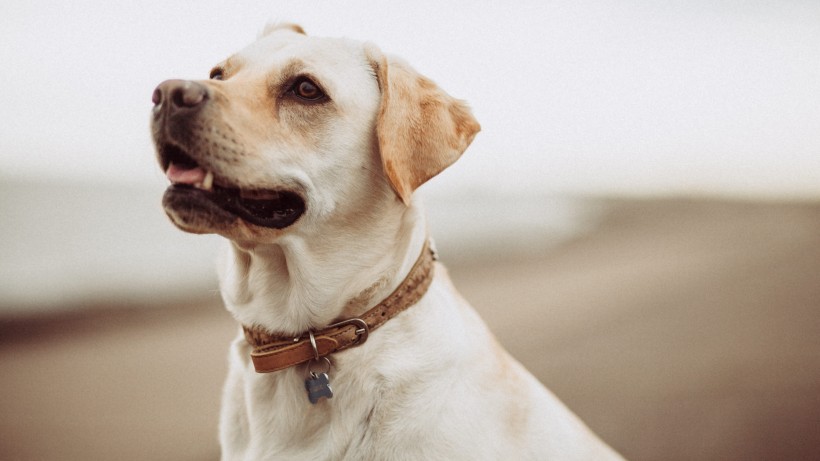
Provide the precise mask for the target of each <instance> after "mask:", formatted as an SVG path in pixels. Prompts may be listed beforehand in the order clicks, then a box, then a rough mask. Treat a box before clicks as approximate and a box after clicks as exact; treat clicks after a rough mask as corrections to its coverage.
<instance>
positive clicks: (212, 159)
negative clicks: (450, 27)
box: [151, 25, 479, 242]
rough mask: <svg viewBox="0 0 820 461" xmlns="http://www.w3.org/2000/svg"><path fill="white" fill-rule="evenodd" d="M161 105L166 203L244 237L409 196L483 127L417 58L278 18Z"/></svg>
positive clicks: (199, 223)
mask: <svg viewBox="0 0 820 461" xmlns="http://www.w3.org/2000/svg"><path fill="white" fill-rule="evenodd" d="M153 102H154V110H153V116H152V126H151V128H152V135H153V138H154V142H155V144H156V150H157V155H158V160H159V163H160V166H161V167H162V169H163V170H164V171H165V172H166V175H167V176H168V178H169V179H170V181H171V186H170V187H169V188H168V190H167V191H166V192H165V196H164V198H163V205H164V207H165V211H166V213H167V214H168V215H169V216H170V218H171V219H172V221H173V222H174V223H175V224H176V225H177V226H178V227H180V228H181V229H183V230H186V231H189V232H195V233H218V234H221V235H224V236H226V237H228V238H231V239H234V240H237V241H250V242H271V241H274V240H275V239H276V238H278V237H279V236H281V235H282V234H283V233H285V232H293V231H295V230H296V229H297V228H299V227H300V226H306V225H318V224H321V223H322V222H327V221H330V220H334V219H335V220H339V219H342V220H345V219H347V220H349V219H355V216H356V215H357V214H360V213H361V212H362V210H364V209H367V208H368V207H377V206H383V205H381V204H382V203H383V202H385V201H389V202H393V205H395V206H405V205H409V204H410V201H411V195H412V193H413V191H414V190H415V189H416V188H417V187H418V186H420V185H421V184H423V183H424V182H426V181H427V180H428V179H430V178H432V177H433V176H435V175H436V174H438V173H439V172H441V171H442V170H443V169H444V168H446V167H447V166H449V165H450V164H452V163H453V162H454V161H455V160H456V159H458V157H459V156H460V155H461V153H462V152H463V151H464V150H465V149H466V148H467V146H468V145H469V144H470V142H471V141H472V139H473V137H474V136H475V134H476V133H477V132H478V130H479V125H478V123H477V122H476V121H475V119H473V117H472V115H471V114H470V111H469V109H468V108H467V107H466V106H465V105H464V104H463V103H462V102H460V101H458V100H455V99H453V98H451V97H450V96H448V95H447V94H446V93H444V92H443V91H442V90H440V89H439V88H438V87H437V86H436V85H435V84H434V83H433V82H431V81H430V80H428V79H426V78H424V77H422V76H421V75H419V74H418V73H416V72H415V71H414V70H413V69H411V68H410V67H409V66H407V65H406V64H404V63H403V62H401V61H398V60H395V59H392V58H390V59H388V58H387V57H386V56H385V55H383V54H382V53H381V52H380V51H379V50H378V49H377V48H376V47H374V46H372V45H369V44H362V43H357V42H353V41H350V40H344V39H328V38H315V37H308V36H307V35H305V34H304V32H303V31H302V29H301V28H300V27H298V26H293V25H281V26H273V27H269V28H268V29H267V30H266V31H265V32H264V33H263V34H262V36H261V37H260V38H259V39H258V40H257V41H256V42H254V43H253V44H251V45H250V46H248V47H247V48H245V49H244V50H242V51H241V52H239V53H237V54H235V55H233V56H231V57H230V58H228V59H226V60H225V61H223V62H222V63H220V64H218V65H217V66H216V67H214V68H213V69H212V70H211V78H210V79H209V80H201V81H188V80H168V81H165V82H163V83H161V84H160V85H159V86H158V87H157V89H156V90H155V91H154V95H153ZM402 202H403V203H402Z"/></svg>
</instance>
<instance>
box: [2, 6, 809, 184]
mask: <svg viewBox="0 0 820 461" xmlns="http://www.w3.org/2000/svg"><path fill="white" fill-rule="evenodd" d="M271 20H288V21H293V22H297V23H300V24H302V25H303V26H304V27H305V29H306V30H307V31H308V33H310V34H314V35H325V36H347V37H351V38H356V39H361V40H370V41H373V42H375V43H376V44H378V45H379V46H380V47H381V48H382V49H383V50H385V51H387V52H391V53H395V54H398V55H401V56H403V57H404V58H406V59H407V60H408V61H409V62H410V63H411V64H413V65H414V66H415V67H416V68H417V69H418V70H419V71H421V72H422V73H424V74H426V75H428V76H429V77H431V78H432V79H433V80H435V81H436V82H438V83H439V84H440V85H441V86H442V87H443V88H445V90H447V91H448V92H449V93H451V94H453V95H454V96H457V97H459V98H463V99H466V100H467V101H468V102H469V103H470V104H471V105H472V107H473V109H474V112H475V114H476V117H477V118H478V119H479V121H480V122H481V123H482V126H483V131H482V132H481V133H480V134H479V136H478V137H477V138H476V141H475V142H474V144H473V146H472V147H471V148H470V149H469V150H468V153H467V154H466V156H465V157H464V158H463V160H462V161H460V162H459V163H458V164H457V165H456V167H454V168H453V169H451V171H449V172H448V173H447V178H448V179H447V181H446V184H448V186H446V187H459V188H461V189H462V190H464V189H469V188H472V187H480V188H484V187H493V188H497V189H500V190H521V188H524V189H523V190H532V189H533V188H535V189H539V190H544V191H559V192H602V191H603V192H620V193H679V192H696V193H697V192H708V193H731V194H755V195H761V194H762V195H769V196H784V195H785V196H789V195H804V196H815V197H817V196H820V2H818V1H811V0H805V1H791V0H778V1H775V0H772V1H769V2H765V1H729V0H727V1H720V0H711V1H696V0H687V1H663V2H661V1H651V0H648V1H611V2H592V1H590V2H581V1H571V0H567V1H554V2H552V1H527V2H525V1H518V2H510V1H506V2H501V1H496V2H491V1H484V2H482V1H472V2H468V1H456V2H445V1H443V0H439V1H427V0H424V1H418V0H417V1H413V2H387V1H383V2H363V1H345V2H341V1H339V2H330V1H326V2H319V1H304V0H302V1H292V2H284V1H266V2H263V1H254V2H249V1H246V2H241V1H240V2H237V1H233V2H224V3H223V2H215V1H203V0H199V1H195V2H173V1H157V0H152V1H142V2H140V1H135V2H111V1H80V0H75V1H70V2H68V1H66V2H56V1H52V2H46V1H32V0H3V2H2V3H0V63H2V77H0V82H2V86H0V88H2V91H0V175H4V176H18V177H19V176H23V177H70V178H82V179H88V180H97V181H128V182H131V183H133V182H138V183H152V182H161V181H163V178H162V175H161V174H160V173H159V171H158V169H157V167H156V166H155V165H154V162H153V152H152V147H151V144H150V141H149V136H148V114H149V111H150V108H151V102H150V100H151V92H152V90H153V88H154V87H155V86H156V84H157V83H159V82H160V81H162V80H164V79H166V78H171V77H179V78H206V77H207V75H208V71H209V69H210V68H211V66H212V65H213V64H215V63H216V62H218V61H220V60H221V59H223V58H224V57H225V56H227V55H229V54H230V53H232V52H234V51H236V50H238V49H239V48H241V47H243V46H244V45H246V44H247V43H249V42H250V41H252V40H253V39H254V37H255V36H256V34H257V33H258V32H259V31H260V30H261V29H262V28H263V26H264V24H265V23H266V22H268V21H271ZM432 187H442V186H439V185H434V186H432Z"/></svg>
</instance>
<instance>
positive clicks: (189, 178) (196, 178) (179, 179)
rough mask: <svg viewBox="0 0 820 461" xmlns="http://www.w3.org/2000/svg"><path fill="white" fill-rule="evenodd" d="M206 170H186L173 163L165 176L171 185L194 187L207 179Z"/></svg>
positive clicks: (195, 168) (197, 168)
mask: <svg viewBox="0 0 820 461" xmlns="http://www.w3.org/2000/svg"><path fill="white" fill-rule="evenodd" d="M205 174H206V173H205V170H203V169H202V168H200V167H194V168H190V169H185V168H183V167H181V166H179V165H176V164H174V163H172V164H171V165H170V166H169V167H168V171H166V172H165V175H166V176H167V177H168V180H169V181H171V184H189V185H194V184H197V183H201V182H202V180H204V179H205Z"/></svg>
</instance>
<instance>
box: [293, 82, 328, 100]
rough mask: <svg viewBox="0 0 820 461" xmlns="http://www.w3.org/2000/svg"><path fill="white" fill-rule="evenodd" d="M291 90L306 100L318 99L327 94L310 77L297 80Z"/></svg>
mask: <svg viewBox="0 0 820 461" xmlns="http://www.w3.org/2000/svg"><path fill="white" fill-rule="evenodd" d="M290 91H292V92H293V94H294V95H296V97H298V98H300V99H304V100H305V101H318V100H320V99H323V98H324V97H325V96H326V95H325V93H324V92H323V91H322V90H321V89H320V88H319V86H318V85H316V84H315V83H313V82H312V81H310V79H308V78H300V79H299V80H296V82H294V84H293V86H292V87H291V89H290Z"/></svg>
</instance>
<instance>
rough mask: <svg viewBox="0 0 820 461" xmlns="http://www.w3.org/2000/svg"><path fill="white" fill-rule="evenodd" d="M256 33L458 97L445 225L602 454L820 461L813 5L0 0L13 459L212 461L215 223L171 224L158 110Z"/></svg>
mask: <svg viewBox="0 0 820 461" xmlns="http://www.w3.org/2000/svg"><path fill="white" fill-rule="evenodd" d="M269 21H292V22H297V23H299V24H301V25H302V26H303V27H304V28H305V29H306V30H307V31H308V33H309V34H315V35H322V36H346V37H350V38H354V39H359V40H368V41H372V42H374V43H376V44H377V45H379V46H380V47H381V48H382V49H383V50H385V51H386V52H389V53H394V54H397V55H400V56H402V57H404V58H405V59H407V60H408V61H409V62H410V63H411V64H413V65H414V66H415V67H416V68H417V69H418V70H419V71H420V72H422V73H423V74H425V75H427V76H429V77H431V78H432V79H433V80H435V81H436V82H437V83H438V84H439V85H440V86H442V87H443V88H444V89H446V90H447V91H448V92H449V93H451V94H452V95H454V96H456V97H459V98H463V99H465V100H467V101H468V102H469V103H470V104H471V106H472V107H473V111H474V113H475V115H476V117H477V118H478V120H479V121H480V122H481V124H482V132H481V133H480V134H479V135H478V137H477V138H476V140H475V142H474V143H473V145H472V146H471V147H470V149H469V150H468V151H467V153H466V154H465V155H464V157H462V160H460V161H459V162H458V163H456V164H455V165H454V166H453V167H452V168H450V169H449V170H447V171H446V172H444V173H443V174H442V175H440V176H439V177H437V178H435V179H434V180H433V181H431V182H430V183H429V184H427V185H425V186H424V187H423V188H422V190H421V191H420V196H421V197H422V198H423V199H424V202H425V203H426V206H427V208H428V211H429V213H428V214H429V218H430V226H431V232H432V234H433V236H434V237H435V238H436V240H437V243H438V247H439V250H440V252H441V254H442V257H443V259H444V261H445V263H446V264H448V266H449V267H450V269H451V274H452V276H453V278H454V280H455V282H456V286H458V287H459V288H460V289H461V291H462V293H463V294H464V295H465V297H466V298H467V299H468V300H470V301H471V302H472V303H473V304H474V305H475V307H476V308H477V309H478V310H479V311H480V313H481V314H482V316H483V317H484V318H485V319H486V320H487V322H488V324H489V325H490V327H491V329H493V330H494V331H495V333H496V334H497V335H498V337H499V339H500V340H501V342H502V343H504V345H505V346H506V347H507V348H508V349H509V350H510V351H511V353H512V354H513V355H514V356H516V357H517V358H518V359H519V360H520V361H522V362H523V363H524V364H525V365H526V366H527V367H528V368H530V370H532V371H533V373H535V374H536V375H537V376H538V377H539V379H541V380H542V382H544V383H545V384H546V385H547V386H548V387H550V388H551V389H552V390H553V391H554V392H555V393H556V394H557V395H558V396H559V397H560V398H561V399H562V400H564V401H565V403H567V405H568V406H569V407H570V408H571V409H573V410H574V411H575V412H576V413H578V414H579V415H580V416H581V417H582V419H584V420H585V421H586V422H587V423H588V425H589V426H590V427H591V428H592V429H593V430H595V431H596V432H598V433H599V434H600V435H601V437H602V438H603V439H604V440H606V441H607V442H609V443H610V444H611V445H612V446H613V447H614V448H616V449H617V450H619V451H620V452H621V453H623V454H624V455H625V456H626V457H628V458H630V459H635V460H654V459H662V460H678V459H680V460H691V459H700V460H745V459H772V460H775V459H777V460H782V459H790V460H798V459H806V460H808V459H818V457H820V448H818V447H820V431H818V427H820V339H818V338H820V280H818V278H819V277H820V276H818V274H820V136H818V132H819V131H820V130H819V129H820V3H818V2H815V1H811V0H804V1H800V0H783V1H760V2H748V1H740V0H716V1H706V0H689V1H685V2H684V1H680V2H678V1H673V2H652V1H638V0H631V1H621V2H604V1H584V2H577V1H568V0H562V1H519V2H515V3H510V2H498V1H482V2H468V1H450V2H440V1H438V2H434V1H429V0H420V1H415V2H412V3H409V2H407V3H395V2H393V3H387V2H378V3H377V2H364V1H350V2H343V3H342V2H334V3H331V2H321V1H240V2H230V3H228V2H216V1H207V0H206V1H198V2H173V1H171V2H168V1H163V2H160V1H156V0H151V1H141V2H131V3H120V2H103V1H74V2H45V1H36V0H35V1H20V0H6V1H4V2H3V3H2V4H1V5H0V63H2V80H0V81H2V87H3V91H2V92H0V216H2V220H1V221H0V364H2V369H3V373H2V374H0V459H4V460H6V459H8V460H51V459H54V460H88V459H114V458H118V459H123V460H128V459H135V460H136V459H153V460H162V459H168V460H205V459H218V446H217V442H216V422H217V415H218V409H219V394H220V389H221V384H222V379H223V376H224V374H225V370H226V365H225V357H226V352H227V345H228V342H229V341H230V339H231V338H232V337H233V336H234V335H235V333H236V328H237V326H236V324H235V323H234V322H233V321H232V319H231V318H230V317H229V315H228V314H227V313H225V312H224V310H223V308H222V306H221V305H220V300H219V295H218V291H217V287H216V278H215V270H214V262H213V261H214V258H215V253H216V248H217V247H218V245H219V244H220V239H219V238H217V237H214V236H194V235H188V234H184V233H182V232H180V231H178V230H176V229H175V228H174V227H173V226H172V225H171V224H170V223H169V222H167V220H166V218H165V217H164V215H163V212H162V210H161V207H160V198H161V195H162V191H163V190H164V188H165V187H166V180H165V178H164V177H163V175H162V173H161V172H160V171H159V169H158V167H157V166H156V165H155V161H154V158H153V148H152V145H151V142H150V138H149V134H148V115H149V111H150V108H151V100H150V98H151V92H152V91H153V89H154V87H155V86H156V85H157V84H158V83H159V82H161V81H162V80H165V79H167V78H191V79H198V78H207V76H208V72H209V70H210V68H211V67H212V65H213V64H215V63H217V62H219V61H220V60H222V59H224V58H225V57H226V56H228V55H230V54H231V53H233V52H235V51H237V50H239V49H240V48H242V47H243V46H245V45H247V44H248V43H250V42H251V41H252V40H253V39H254V38H255V37H256V35H257V33H258V32H259V31H261V30H262V28H263V27H264V25H265V24H266V23H267V22H269Z"/></svg>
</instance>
